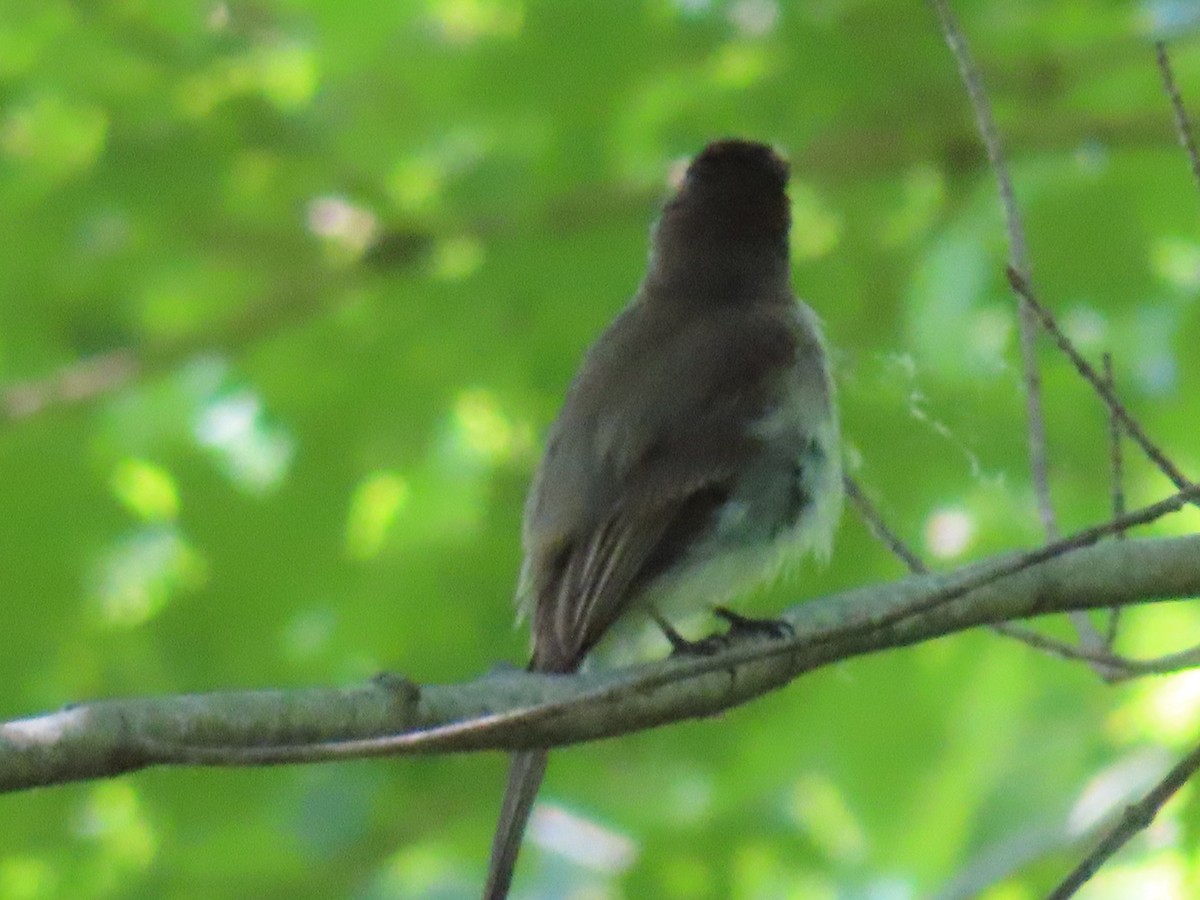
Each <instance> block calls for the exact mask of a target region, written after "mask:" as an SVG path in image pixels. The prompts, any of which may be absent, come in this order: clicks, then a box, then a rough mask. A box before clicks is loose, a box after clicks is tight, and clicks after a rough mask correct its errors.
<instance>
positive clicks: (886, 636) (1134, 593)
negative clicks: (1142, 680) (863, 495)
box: [0, 514, 1200, 791]
mask: <svg viewBox="0 0 1200 900" xmlns="http://www.w3.org/2000/svg"><path fill="white" fill-rule="evenodd" d="M1135 515H1136V514H1135ZM1038 552H1039V553H1040V551H1038ZM1032 558H1034V557H1033V556H1026V557H1016V558H1014V557H1013V556H1011V555H1010V556H1006V557H1000V558H998V559H994V560H991V561H988V562H984V563H980V564H976V565H974V566H971V567H969V568H967V569H965V570H963V571H960V572H958V573H954V574H951V575H923V576H919V577H912V578H908V579H905V580H902V581H899V582H896V583H893V584H886V585H879V586H874V587H870V588H863V589H859V590H855V591H850V592H846V593H843V594H838V595H834V596H830V597H826V598H823V599H820V600H815V601H811V602H807V603H802V604H799V605H797V606H794V607H792V608H790V609H789V610H788V611H787V612H786V613H785V616H784V618H785V619H786V620H787V621H788V622H789V623H790V624H791V625H792V627H793V628H794V630H795V636H794V637H793V638H790V639H788V640H785V641H778V640H769V641H765V642H764V641H763V640H761V639H757V640H754V639H751V640H747V641H739V642H736V643H733V644H731V645H730V647H729V649H728V650H725V651H723V652H722V653H720V654H718V655H715V656H711V657H703V658H689V657H684V658H673V659H669V660H666V661H664V662H658V663H651V664H646V665H641V666H635V667H632V668H629V669H620V670H615V671H609V672H596V673H586V674H580V675H573V676H548V675H537V674H530V673H524V672H504V673H492V674H489V675H485V676H483V677H481V678H478V679H476V680H474V681H470V682H466V683H463V684H458V685H425V686H417V685H416V684H413V683H411V682H408V681H406V680H404V679H401V678H396V677H389V678H380V679H377V680H376V681H375V682H374V683H373V684H371V685H369V686H366V687H360V688H354V689H348V690H333V689H313V690H301V691H254V692H227V693H212V694H201V695H185V696H175V697H162V698H143V699H132V700H110V701H100V702H97V703H90V704H83V705H78V706H72V707H68V708H65V709H63V710H60V711H58V712H53V713H47V714H44V715H39V716H33V717H30V718H25V719H17V720H13V721H10V722H7V723H4V724H0V791H15V790H20V789H22V788H29V787H34V786H38V785H48V784H58V783H64V782H68V781H75V780H81V779H88V778H97V777H107V776H112V775H117V774H120V773H123V772H130V771H135V770H138V769H142V768H146V767H148V766H153V765H169V764H176V765H178V764H202V765H249V764H269V763H284V762H299V761H317V760H322V759H343V758H352V757H353V758H358V757H369V756H385V755H386V756H393V755H403V754H413V753H418V754H429V753H444V752H460V751H475V750H518V749H528V748H534V747H551V746H559V745H563V744H571V743H577V742H581V741H588V740H596V739H599V738H604V737H613V736H616V735H620V734H626V733H629V732H632V731H638V730H642V729H646V728H651V727H655V726H658V725H663V724H667V723H670V722H677V721H682V720H685V719H690V718H698V717H704V716H711V715H714V714H716V713H719V712H721V711H723V710H726V709H729V708H731V707H734V706H737V705H740V704H742V703H746V702H748V701H749V700H752V699H754V698H756V697H758V696H760V695H762V694H765V693H767V692H769V691H772V690H775V689H778V688H780V687H782V686H783V685H785V684H787V683H788V682H790V681H791V680H793V679H794V678H796V677H798V676H799V675H802V674H804V673H806V672H810V671H813V670H815V669H818V668H821V667H824V666H827V665H830V664H832V663H836V662H840V661H842V660H846V659H850V658H853V657H856V656H860V655H863V654H867V653H876V652H880V651H883V650H888V649H893V648H896V647H904V646H909V645H912V644H916V643H920V642H923V641H927V640H932V639H934V638H937V637H941V636H944V635H947V634H953V633H957V632H962V631H965V630H968V629H970V628H974V627H977V626H980V625H988V624H993V623H997V622H1003V621H1007V620H1010V619H1021V618H1026V617H1030V616H1037V615H1048V614H1053V613H1061V612H1067V611H1070V610H1082V609H1091V608H1101V607H1110V606H1120V605H1127V604H1135V603H1148V602H1152V601H1155V600H1164V599H1172V598H1182V597H1191V596H1198V595H1200V536H1189V537H1181V538H1159V539H1142V540H1130V541H1121V542H1117V541H1110V542H1107V543H1105V544H1102V545H1100V546H1095V547H1090V548H1087V549H1080V550H1076V551H1073V552H1069V553H1065V554H1063V555H1059V556H1057V557H1054V558H1052V559H1049V560H1045V559H1040V558H1038V559H1037V561H1036V562H1035V563H1028V564H1025V565H1024V568H1021V569H1017V568H1016V567H1018V566H1021V565H1022V564H1024V563H1025V562H1026V561H1027V560H1029V559H1032Z"/></svg>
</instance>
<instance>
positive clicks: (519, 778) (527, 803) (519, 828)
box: [483, 750, 549, 900]
mask: <svg viewBox="0 0 1200 900" xmlns="http://www.w3.org/2000/svg"><path fill="white" fill-rule="evenodd" d="M548 759H549V754H548V753H547V752H546V751H545V750H526V751H523V752H521V753H514V754H513V755H512V762H511V763H510V764H509V767H508V784H507V785H506V786H505V788H504V802H503V803H502V804H501V806H500V821H499V823H498V824H497V825H496V836H495V837H494V838H493V839H492V858H491V860H490V861H489V862H488V878H487V886H486V887H484V889H483V900H504V898H506V897H507V896H508V887H509V885H510V884H511V883H512V877H513V868H514V867H515V866H516V864H517V853H518V852H519V851H520V849H521V838H522V836H523V835H524V834H525V825H526V823H527V822H528V821H529V813H530V812H531V811H532V810H533V798H534V797H536V796H537V792H538V788H539V787H540V786H541V784H542V776H543V775H545V774H546V762H547V761H548Z"/></svg>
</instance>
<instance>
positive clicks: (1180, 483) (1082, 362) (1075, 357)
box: [1008, 268, 1191, 491]
mask: <svg viewBox="0 0 1200 900" xmlns="http://www.w3.org/2000/svg"><path fill="white" fill-rule="evenodd" d="M1008 282H1009V284H1011V285H1012V289H1013V291H1014V292H1015V293H1016V294H1017V296H1018V297H1020V298H1021V300H1023V301H1024V302H1025V303H1027V304H1028V305H1029V307H1030V308H1031V309H1032V310H1033V311H1034V313H1035V314H1036V315H1037V317H1038V320H1039V321H1040V322H1041V324H1042V327H1043V328H1044V329H1046V332H1047V333H1048V334H1049V335H1050V337H1051V338H1053V339H1054V343H1055V344H1057V345H1058V348H1059V349H1060V350H1061V351H1062V352H1063V353H1065V354H1066V355H1067V358H1068V359H1070V360H1071V362H1072V364H1074V366H1075V368H1076V370H1077V371H1078V372H1079V374H1080V375H1082V376H1083V377H1084V379H1085V380H1086V381H1087V382H1088V384H1090V385H1091V386H1092V387H1093V388H1095V389H1096V393H1098V394H1099V395H1100V396H1101V398H1103V400H1104V402H1105V403H1107V404H1108V408H1109V409H1110V410H1112V413H1113V415H1115V416H1116V417H1117V418H1118V419H1120V420H1121V426H1122V427H1123V428H1124V429H1125V433H1126V434H1128V435H1129V436H1130V437H1131V438H1132V439H1133V441H1134V443H1136V444H1137V445H1138V446H1139V447H1141V448H1142V452H1144V453H1145V454H1146V456H1148V457H1149V458H1150V461H1151V462H1153V463H1154V464H1155V465H1156V466H1158V468H1159V470H1160V471H1161V472H1162V473H1163V474H1164V475H1166V476H1167V478H1169V479H1170V481H1171V483H1172V484H1173V485H1175V487H1176V488H1177V489H1178V490H1181V491H1182V490H1185V489H1186V488H1188V487H1189V486H1190V485H1191V482H1190V481H1189V480H1188V478H1187V477H1186V476H1185V475H1184V474H1183V472H1181V471H1180V470H1179V469H1178V468H1177V467H1176V466H1175V464H1174V463H1172V462H1171V461H1170V460H1169V459H1167V457H1166V454H1164V453H1163V452H1162V451H1161V450H1160V449H1158V447H1156V446H1155V445H1154V443H1153V442H1152V441H1151V440H1150V438H1149V437H1147V436H1146V432H1145V431H1143V430H1142V426H1141V425H1139V424H1138V422H1137V420H1136V419H1134V418H1133V416H1131V415H1130V414H1129V411H1128V410H1126V409H1125V407H1124V405H1123V404H1122V403H1121V401H1120V400H1118V399H1117V395H1116V394H1114V393H1113V392H1112V390H1111V389H1110V388H1109V387H1108V385H1106V384H1105V383H1104V379H1103V378H1102V377H1101V376H1100V374H1099V373H1098V372H1097V371H1096V370H1095V368H1094V367H1093V366H1092V365H1091V364H1090V363H1089V362H1088V361H1087V360H1086V359H1084V358H1083V356H1082V354H1080V352H1079V351H1078V350H1076V349H1075V346H1074V345H1073V344H1072V343H1071V341H1070V340H1069V339H1068V338H1067V336H1066V335H1065V334H1063V333H1062V330H1061V329H1060V328H1059V327H1058V323H1057V322H1055V321H1054V316H1052V315H1051V314H1050V311H1049V310H1048V309H1046V307H1044V306H1043V305H1042V304H1041V303H1040V302H1039V301H1038V299H1037V297H1036V296H1035V295H1034V293H1033V288H1032V287H1030V285H1029V281H1028V280H1027V279H1026V278H1024V277H1023V276H1022V275H1021V274H1020V273H1019V272H1017V271H1016V270H1015V269H1012V268H1009V269H1008Z"/></svg>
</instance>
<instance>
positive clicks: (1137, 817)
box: [1048, 747, 1200, 900]
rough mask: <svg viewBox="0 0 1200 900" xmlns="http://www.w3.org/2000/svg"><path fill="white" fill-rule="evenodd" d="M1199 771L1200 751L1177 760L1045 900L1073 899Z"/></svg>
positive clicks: (1127, 809) (1199, 749)
mask: <svg viewBox="0 0 1200 900" xmlns="http://www.w3.org/2000/svg"><path fill="white" fill-rule="evenodd" d="M1197 770H1200V747H1197V748H1196V749H1195V750H1193V751H1192V752H1191V753H1189V754H1188V755H1187V756H1185V757H1184V758H1183V759H1181V760H1180V761H1179V762H1178V763H1177V764H1176V765H1175V767H1174V768H1173V769H1171V771H1170V772H1168V773H1167V775H1166V777H1165V778H1163V780H1162V781H1160V782H1159V783H1158V784H1156V785H1155V786H1154V788H1153V789H1152V790H1151V791H1150V792H1149V793H1148V794H1146V796H1145V797H1143V798H1142V799H1141V800H1139V801H1138V802H1137V803H1133V804H1130V805H1129V806H1127V807H1125V812H1124V813H1123V814H1122V815H1121V818H1120V820H1119V821H1118V822H1117V824H1116V825H1114V826H1113V828H1112V830H1110V831H1109V832H1108V834H1106V835H1105V836H1104V839H1103V840H1102V841H1101V842H1100V844H1099V846H1098V847H1096V849H1095V850H1093V851H1092V852H1091V853H1089V854H1088V855H1087V857H1086V858H1084V860H1083V861H1082V862H1081V863H1079V865H1078V866H1076V867H1075V868H1074V869H1073V870H1072V871H1071V873H1070V874H1069V875H1067V877H1066V878H1064V879H1063V880H1062V881H1061V882H1060V883H1059V885H1058V887H1056V888H1055V889H1054V891H1053V892H1052V893H1051V894H1050V895H1049V897H1048V900H1066V898H1068V897H1073V896H1075V892H1076V891H1078V890H1079V889H1080V888H1081V887H1083V886H1084V885H1085V884H1086V883H1087V882H1088V880H1089V879H1090V878H1091V877H1092V876H1093V875H1095V874H1096V872H1098V871H1099V870H1100V867H1101V866H1102V865H1104V864H1105V863H1106V862H1108V860H1109V859H1111V858H1112V856H1113V854H1114V853H1116V852H1117V851H1118V850H1120V849H1121V848H1122V847H1123V846H1125V844H1126V843H1128V842H1129V839H1130V838H1132V837H1133V836H1134V835H1135V834H1137V833H1138V832H1139V831H1141V830H1142V829H1144V828H1146V827H1147V826H1148V825H1149V824H1150V823H1151V822H1153V821H1154V817H1155V816H1157V815H1158V811H1159V810H1160V809H1162V808H1163V806H1164V805H1165V804H1166V802H1167V801H1168V800H1170V799H1171V797H1173V796H1174V795H1175V793H1176V792H1177V791H1178V790H1179V789H1180V788H1181V787H1183V786H1184V785H1185V784H1187V782H1188V779H1189V778H1191V777H1192V776H1193V775H1195V774H1196V771H1197Z"/></svg>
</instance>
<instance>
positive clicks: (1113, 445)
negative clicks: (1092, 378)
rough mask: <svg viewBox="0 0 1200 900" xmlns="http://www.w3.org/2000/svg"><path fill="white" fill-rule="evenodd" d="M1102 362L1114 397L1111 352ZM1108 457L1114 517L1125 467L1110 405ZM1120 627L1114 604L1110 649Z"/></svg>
mask: <svg viewBox="0 0 1200 900" xmlns="http://www.w3.org/2000/svg"><path fill="white" fill-rule="evenodd" d="M1102 362H1103V364H1104V386H1105V387H1107V388H1108V389H1109V390H1110V391H1112V394H1113V396H1114V397H1115V396H1116V395H1117V377H1116V374H1115V373H1114V372H1113V359H1112V354H1111V353H1105V354H1104V356H1103V358H1102ZM1108 459H1109V479H1110V483H1111V487H1112V514H1113V516H1114V517H1115V516H1122V515H1124V514H1125V474H1124V468H1125V467H1124V460H1123V458H1122V456H1121V420H1120V419H1118V418H1117V416H1116V414H1115V413H1114V412H1113V411H1112V408H1111V407H1109V409H1108ZM1124 539H1125V535H1124V534H1118V535H1117V540H1119V541H1121V540H1124ZM1120 627H1121V607H1119V606H1114V607H1113V608H1112V609H1111V610H1109V613H1108V629H1107V631H1106V632H1105V635H1104V645H1105V646H1106V647H1108V648H1109V649H1110V650H1111V649H1112V647H1113V644H1115V643H1116V641H1117V631H1118V629H1119V628H1120Z"/></svg>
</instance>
